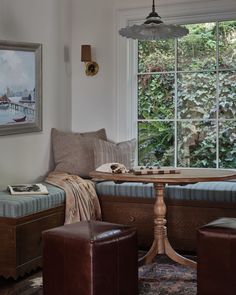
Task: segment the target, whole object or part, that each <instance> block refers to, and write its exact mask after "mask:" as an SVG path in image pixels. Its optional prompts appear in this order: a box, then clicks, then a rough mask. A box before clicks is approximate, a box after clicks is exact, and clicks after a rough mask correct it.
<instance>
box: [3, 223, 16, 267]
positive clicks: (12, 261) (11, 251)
mask: <svg viewBox="0 0 236 295" xmlns="http://www.w3.org/2000/svg"><path fill="white" fill-rule="evenodd" d="M0 237H1V246H0V269H1V270H2V268H3V267H5V265H8V266H9V265H11V266H15V265H16V236H15V227H14V226H0Z"/></svg>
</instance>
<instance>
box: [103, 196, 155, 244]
mask: <svg viewBox="0 0 236 295" xmlns="http://www.w3.org/2000/svg"><path fill="white" fill-rule="evenodd" d="M101 207H102V216H103V220H104V221H108V222H113V223H120V224H126V225H130V226H134V227H136V228H137V231H138V243H139V246H140V247H148V246H150V245H151V243H152V241H153V205H152V204H144V203H123V202H109V201H108V202H106V201H102V203H101Z"/></svg>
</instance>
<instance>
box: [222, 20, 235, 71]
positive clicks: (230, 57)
mask: <svg viewBox="0 0 236 295" xmlns="http://www.w3.org/2000/svg"><path fill="white" fill-rule="evenodd" d="M219 67H220V68H224V69H227V68H236V21H227V22H221V23H219Z"/></svg>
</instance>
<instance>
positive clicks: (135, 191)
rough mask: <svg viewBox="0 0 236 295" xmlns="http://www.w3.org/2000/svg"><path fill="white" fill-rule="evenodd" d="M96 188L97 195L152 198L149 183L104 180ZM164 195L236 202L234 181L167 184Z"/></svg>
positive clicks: (183, 198) (170, 198) (152, 194)
mask: <svg viewBox="0 0 236 295" xmlns="http://www.w3.org/2000/svg"><path fill="white" fill-rule="evenodd" d="M96 190H97V193H98V195H104V196H113V197H119V196H121V197H137V198H154V189H153V184H151V183H148V184H143V183H135V182H124V183H121V184H116V183H114V182H112V181H105V182H98V183H97V184H96ZM165 197H166V199H169V200H189V201H190V200H198V201H211V202H227V203H236V182H230V181H218V182H200V183H196V184H188V185H185V186H179V185H173V186H168V187H166V195H165Z"/></svg>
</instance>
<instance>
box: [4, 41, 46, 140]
mask: <svg viewBox="0 0 236 295" xmlns="http://www.w3.org/2000/svg"><path fill="white" fill-rule="evenodd" d="M41 68H42V45H41V44H38V43H18V42H17V43H16V42H8V41H0V135H7V134H16V133H25V132H35V131H41V130H42V89H41V87H42V81H41V80H42V77H41V75H42V69H41Z"/></svg>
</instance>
